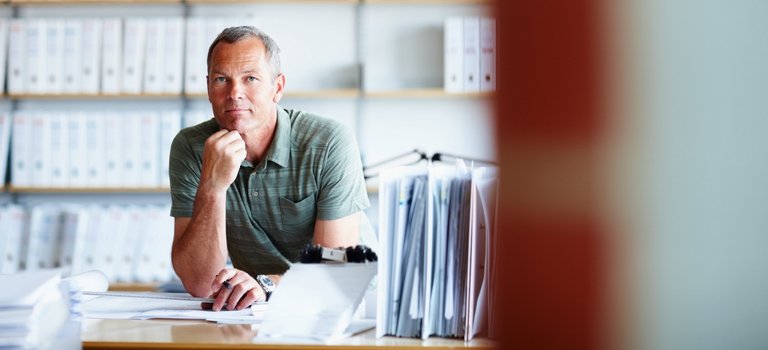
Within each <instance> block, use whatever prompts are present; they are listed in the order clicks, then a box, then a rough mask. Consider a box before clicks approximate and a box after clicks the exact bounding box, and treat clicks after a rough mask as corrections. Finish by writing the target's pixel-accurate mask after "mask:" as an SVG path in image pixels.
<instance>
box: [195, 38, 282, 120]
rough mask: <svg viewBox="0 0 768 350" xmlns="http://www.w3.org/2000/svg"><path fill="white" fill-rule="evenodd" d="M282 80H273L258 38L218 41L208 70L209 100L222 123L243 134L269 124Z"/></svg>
mask: <svg viewBox="0 0 768 350" xmlns="http://www.w3.org/2000/svg"><path fill="white" fill-rule="evenodd" d="M283 82H284V80H283V77H282V75H281V76H279V77H278V78H277V79H276V80H275V81H273V79H272V69H271V66H270V64H269V62H268V61H267V55H266V52H265V48H264V44H263V43H262V42H261V40H260V39H259V38H248V39H245V40H241V41H238V42H236V43H231V44H230V43H225V42H220V43H218V44H217V45H216V47H214V49H213V52H212V55H211V65H210V69H209V71H208V100H209V101H210V102H211V107H212V108H213V115H214V117H215V118H216V121H217V122H218V123H219V126H221V127H222V128H223V129H227V130H237V131H238V132H239V133H240V134H246V133H248V132H249V131H252V130H254V129H258V128H262V127H265V126H268V125H269V123H270V122H271V121H274V118H275V113H276V111H275V104H276V103H277V102H278V101H279V99H280V96H281V95H282V87H283Z"/></svg>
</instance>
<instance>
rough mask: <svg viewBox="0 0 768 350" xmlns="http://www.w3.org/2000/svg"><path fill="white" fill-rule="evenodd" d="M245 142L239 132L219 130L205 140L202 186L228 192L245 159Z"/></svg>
mask: <svg viewBox="0 0 768 350" xmlns="http://www.w3.org/2000/svg"><path fill="white" fill-rule="evenodd" d="M245 155H246V152H245V141H243V138H242V136H240V134H239V133H238V132H237V131H228V130H225V129H222V130H219V131H217V132H215V133H213V135H211V136H210V137H208V139H207V140H205V150H204V151H203V169H202V174H201V176H200V185H201V186H202V185H204V184H205V185H208V186H210V188H211V189H212V190H214V191H226V190H227V188H229V185H231V184H232V182H234V181H235V178H236V177H237V173H238V171H240V164H241V163H242V162H243V160H244V159H245Z"/></svg>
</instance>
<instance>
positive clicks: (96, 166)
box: [84, 112, 114, 187]
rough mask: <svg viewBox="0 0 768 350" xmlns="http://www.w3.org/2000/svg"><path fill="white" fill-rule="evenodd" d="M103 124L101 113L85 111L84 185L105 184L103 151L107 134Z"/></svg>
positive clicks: (106, 146)
mask: <svg viewBox="0 0 768 350" xmlns="http://www.w3.org/2000/svg"><path fill="white" fill-rule="evenodd" d="M105 124H106V121H105V116H104V114H103V113H99V112H87V113H85V141H84V142H85V152H84V153H85V159H86V162H85V164H86V173H85V179H86V187H104V186H106V185H107V180H106V173H105V172H106V164H107V159H106V155H105V153H104V152H105V150H106V149H107V148H108V145H107V144H106V141H105V140H106V137H105V135H106V134H107V130H106V126H105ZM111 133H113V132H111ZM112 140H114V139H112Z"/></svg>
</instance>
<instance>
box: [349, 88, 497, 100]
mask: <svg viewBox="0 0 768 350" xmlns="http://www.w3.org/2000/svg"><path fill="white" fill-rule="evenodd" d="M363 96H365V97H370V98H479V97H480V98H487V97H493V96H494V93H493V92H456V93H454V92H446V91H445V90H443V89H442V88H425V89H403V90H387V91H384V90H382V91H365V92H364V93H363Z"/></svg>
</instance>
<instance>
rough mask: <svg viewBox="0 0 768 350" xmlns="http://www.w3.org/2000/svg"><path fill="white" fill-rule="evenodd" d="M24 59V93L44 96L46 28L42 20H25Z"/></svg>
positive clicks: (46, 47)
mask: <svg viewBox="0 0 768 350" xmlns="http://www.w3.org/2000/svg"><path fill="white" fill-rule="evenodd" d="M26 21H27V23H26V33H27V34H26V38H25V41H26V48H27V50H26V58H25V62H24V64H25V65H26V67H27V69H26V72H27V82H26V91H25V92H28V93H31V94H44V93H45V92H46V91H47V89H46V77H47V76H48V60H47V59H46V55H47V54H48V50H47V49H48V43H47V40H46V39H47V35H48V31H47V28H48V26H47V25H46V20H44V19H27V20H26Z"/></svg>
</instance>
